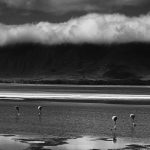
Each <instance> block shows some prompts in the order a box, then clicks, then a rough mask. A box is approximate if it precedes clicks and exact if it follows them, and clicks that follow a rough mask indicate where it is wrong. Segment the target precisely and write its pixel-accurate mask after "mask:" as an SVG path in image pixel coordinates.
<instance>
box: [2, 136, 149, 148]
mask: <svg viewBox="0 0 150 150" xmlns="http://www.w3.org/2000/svg"><path fill="white" fill-rule="evenodd" d="M149 142H150V139H144V141H143V142H141V139H138V138H118V139H117V140H116V141H113V139H112V138H109V137H103V138H102V137H90V136H84V137H78V138H64V137H52V136H45V137H42V136H38V135H0V148H1V150H110V149H112V150H118V149H120V150H125V149H130V150H138V149H139V150H149V149H150V145H149Z"/></svg>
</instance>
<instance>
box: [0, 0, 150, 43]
mask: <svg viewBox="0 0 150 150" xmlns="http://www.w3.org/2000/svg"><path fill="white" fill-rule="evenodd" d="M149 9H150V0H0V35H1V36H0V46H1V45H6V44H9V43H18V42H21V43H22V42H34V43H42V44H50V45H51V44H61V43H66V42H67V43H68V42H69V43H96V44H101V43H126V42H150V13H149Z"/></svg>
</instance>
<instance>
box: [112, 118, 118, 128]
mask: <svg viewBox="0 0 150 150" xmlns="http://www.w3.org/2000/svg"><path fill="white" fill-rule="evenodd" d="M117 119H118V118H117V116H112V120H113V121H114V123H115V124H114V129H115V130H116V127H117V126H116V125H117Z"/></svg>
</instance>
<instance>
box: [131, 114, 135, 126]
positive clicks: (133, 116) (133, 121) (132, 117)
mask: <svg viewBox="0 0 150 150" xmlns="http://www.w3.org/2000/svg"><path fill="white" fill-rule="evenodd" d="M130 118H131V119H132V125H133V127H135V126H136V124H135V120H134V119H135V115H134V114H130Z"/></svg>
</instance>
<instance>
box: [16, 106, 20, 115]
mask: <svg viewBox="0 0 150 150" xmlns="http://www.w3.org/2000/svg"><path fill="white" fill-rule="evenodd" d="M15 109H16V112H17V115H18V116H20V107H19V106H15Z"/></svg>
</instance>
